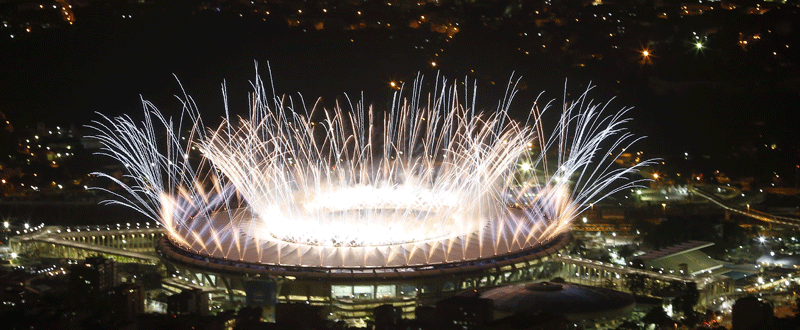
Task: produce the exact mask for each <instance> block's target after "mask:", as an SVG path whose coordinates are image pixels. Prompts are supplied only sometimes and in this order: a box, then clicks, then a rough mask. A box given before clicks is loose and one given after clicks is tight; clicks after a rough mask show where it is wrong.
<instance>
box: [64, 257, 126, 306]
mask: <svg viewBox="0 0 800 330" xmlns="http://www.w3.org/2000/svg"><path fill="white" fill-rule="evenodd" d="M118 284H119V276H118V275H117V262H116V261H115V260H114V259H106V258H103V257H92V258H86V260H85V261H84V262H83V264H78V265H77V266H75V267H73V268H72V269H71V272H70V276H69V287H68V291H69V293H70V296H71V297H73V298H74V299H75V302H76V303H78V304H82V303H91V304H95V303H97V302H98V301H99V298H100V297H101V295H102V293H103V292H105V291H107V290H109V289H111V288H113V287H115V286H117V285H118Z"/></svg>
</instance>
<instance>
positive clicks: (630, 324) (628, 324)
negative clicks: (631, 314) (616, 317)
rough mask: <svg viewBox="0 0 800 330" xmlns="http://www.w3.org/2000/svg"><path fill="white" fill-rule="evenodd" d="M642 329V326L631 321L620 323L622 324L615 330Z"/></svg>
mask: <svg viewBox="0 0 800 330" xmlns="http://www.w3.org/2000/svg"><path fill="white" fill-rule="evenodd" d="M642 329H644V328H643V327H642V326H640V325H639V324H637V323H636V322H633V321H625V322H622V324H620V325H619V326H617V328H616V330H642Z"/></svg>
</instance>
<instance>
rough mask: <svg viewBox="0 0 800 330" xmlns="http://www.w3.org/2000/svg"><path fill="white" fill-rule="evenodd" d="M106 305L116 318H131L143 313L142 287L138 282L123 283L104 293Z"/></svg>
mask: <svg viewBox="0 0 800 330" xmlns="http://www.w3.org/2000/svg"><path fill="white" fill-rule="evenodd" d="M105 298H106V306H107V308H108V309H109V311H110V312H111V313H112V314H113V315H115V316H116V317H117V318H118V319H122V320H132V319H133V318H134V317H136V315H139V314H142V313H144V289H143V288H142V286H141V285H138V284H123V285H120V286H118V287H116V288H114V289H112V290H109V291H108V292H107V295H106V297H105Z"/></svg>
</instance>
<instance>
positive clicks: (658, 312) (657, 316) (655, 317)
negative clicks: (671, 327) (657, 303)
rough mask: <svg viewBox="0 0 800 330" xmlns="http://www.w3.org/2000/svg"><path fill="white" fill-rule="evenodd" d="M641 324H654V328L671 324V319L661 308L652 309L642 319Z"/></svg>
mask: <svg viewBox="0 0 800 330" xmlns="http://www.w3.org/2000/svg"><path fill="white" fill-rule="evenodd" d="M642 322H644V323H645V324H655V325H656V326H662V325H665V324H670V323H673V321H672V319H671V318H669V315H667V312H666V311H664V309H663V308H661V307H653V308H652V309H651V310H650V311H649V312H647V314H645V316H644V317H643V318H642Z"/></svg>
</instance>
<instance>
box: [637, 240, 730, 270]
mask: <svg viewBox="0 0 800 330" xmlns="http://www.w3.org/2000/svg"><path fill="white" fill-rule="evenodd" d="M712 245H714V243H711V242H704V241H689V242H685V243H681V244H678V245H673V246H670V247H667V248H664V249H660V250H656V251H652V252H650V253H647V254H644V255H641V256H639V257H638V258H639V259H641V260H642V261H644V265H645V268H646V269H652V270H663V271H669V272H671V273H676V272H677V273H681V272H688V274H690V275H697V274H701V273H705V272H711V271H712V270H715V269H717V268H721V267H722V263H721V262H719V261H717V260H714V259H711V257H710V256H708V255H707V254H705V253H703V252H702V251H700V249H702V248H706V247H709V246H712Z"/></svg>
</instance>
